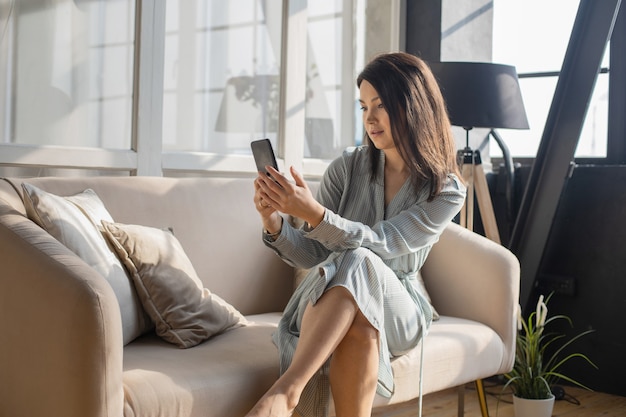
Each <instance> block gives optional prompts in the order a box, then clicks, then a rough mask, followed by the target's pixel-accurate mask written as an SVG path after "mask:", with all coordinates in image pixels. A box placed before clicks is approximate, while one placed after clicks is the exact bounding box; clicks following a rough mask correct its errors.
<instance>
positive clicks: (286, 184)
mask: <svg viewBox="0 0 626 417" xmlns="http://www.w3.org/2000/svg"><path fill="white" fill-rule="evenodd" d="M266 169H267V171H268V172H269V174H270V175H271V178H270V177H268V176H266V175H259V176H258V177H257V179H256V180H255V181H256V183H257V187H258V189H259V192H260V193H261V196H262V198H263V200H264V201H266V202H267V203H269V205H270V206H271V207H272V208H273V209H276V210H278V211H280V212H282V213H285V214H288V215H291V216H293V217H298V218H300V219H302V220H304V221H306V222H308V223H309V225H311V227H315V226H317V225H318V224H319V223H320V222H321V221H322V219H323V218H324V211H325V208H324V206H322V205H321V204H320V203H318V202H317V200H315V198H314V197H313V194H312V193H311V190H310V189H309V186H308V185H307V183H306V182H305V181H304V179H303V178H302V175H300V173H299V172H298V171H296V169H295V168H294V167H291V168H290V173H291V176H292V177H293V180H294V182H291V181H289V180H288V179H287V178H286V177H285V176H284V175H283V174H281V173H280V172H278V171H277V170H275V169H274V168H273V167H270V166H268V167H266Z"/></svg>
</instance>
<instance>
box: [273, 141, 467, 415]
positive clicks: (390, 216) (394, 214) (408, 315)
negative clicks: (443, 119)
mask: <svg viewBox="0 0 626 417" xmlns="http://www.w3.org/2000/svg"><path fill="white" fill-rule="evenodd" d="M368 152H369V151H368V147H367V146H361V147H357V148H349V149H347V150H346V151H344V153H343V155H342V156H341V157H339V158H337V159H336V160H335V161H333V162H332V163H331V164H330V166H329V167H328V169H327V170H326V173H325V174H324V177H323V179H322V182H321V184H320V189H319V191H318V195H317V199H318V201H319V202H320V203H321V204H322V205H323V206H324V207H326V213H325V215H324V219H323V220H322V222H321V223H320V224H319V225H318V226H317V227H316V228H315V229H313V230H306V228H302V229H296V228H293V227H291V226H290V225H289V224H288V222H284V225H283V228H282V231H281V234H280V235H279V236H278V237H277V238H276V239H275V240H274V241H271V239H269V238H268V236H266V235H265V236H264V242H265V244H266V245H268V246H270V247H271V248H272V249H273V250H274V251H275V252H276V253H277V254H278V255H279V256H280V257H281V258H282V259H284V260H285V261H286V262H287V263H289V264H290V265H294V266H298V267H302V268H312V269H311V272H310V273H309V274H308V275H307V277H306V278H305V279H304V281H303V282H302V284H300V286H299V287H298V288H297V289H296V291H295V293H294V295H293V297H292V298H291V300H290V301H289V303H288V305H287V307H286V308H285V311H284V315H283V318H282V320H281V321H280V323H279V326H278V330H277V331H276V333H275V334H274V342H275V343H276V345H277V346H278V350H279V355H280V367H281V372H284V371H285V370H286V369H287V367H288V366H289V364H290V363H291V359H292V357H293V353H294V351H295V348H296V345H297V343H298V336H299V334H300V324H301V321H302V315H303V314H304V309H305V307H306V306H307V304H308V303H309V302H311V303H316V302H317V300H318V299H319V298H320V297H321V296H322V295H323V293H324V291H326V290H327V289H329V288H331V287H334V286H338V285H339V286H343V287H345V288H347V289H348V290H349V291H350V292H351V293H352V295H353V296H354V299H355V300H356V303H357V305H358V306H359V308H360V310H361V312H362V313H363V314H364V316H365V317H366V318H367V319H368V320H369V321H370V323H371V324H372V325H373V326H374V327H375V328H376V329H377V330H378V332H379V335H380V349H379V350H380V359H379V372H378V387H377V392H378V393H379V394H381V395H383V396H386V397H390V396H391V395H392V394H393V375H392V370H391V364H390V357H391V356H398V355H401V354H403V353H405V352H406V351H408V350H409V349H411V348H414V347H415V346H417V344H418V343H419V341H420V339H421V338H422V336H423V335H425V334H426V333H427V331H428V328H429V326H430V323H431V322H432V309H431V307H430V305H429V303H428V301H426V299H425V298H424V296H423V295H422V294H420V292H419V291H418V290H417V289H416V287H415V286H414V285H413V282H414V281H415V280H416V276H417V272H418V271H419V269H420V268H421V267H422V265H423V264H424V261H425V260H426V256H427V255H428V253H429V252H430V249H431V247H432V245H433V244H434V243H435V242H437V240H438V239H439V236H440V234H441V232H442V231H443V229H444V228H445V227H446V225H447V224H448V223H449V222H450V221H451V220H452V219H453V218H454V216H455V215H456V214H457V213H458V212H459V210H460V209H461V206H462V204H463V201H464V199H465V187H464V186H463V185H462V183H461V182H460V181H459V179H458V178H457V177H456V176H455V175H452V174H451V175H449V177H448V178H449V180H448V182H447V184H446V185H445V187H444V189H443V191H442V192H441V194H440V195H439V196H438V197H436V198H435V199H434V200H433V201H431V202H427V201H426V200H427V198H428V195H429V187H428V186H426V187H423V188H422V189H421V190H416V189H415V188H414V187H413V186H412V183H411V180H410V179H408V180H407V181H406V183H405V184H404V185H403V186H402V187H401V189H400V190H399V191H398V193H397V194H396V196H395V197H394V199H393V200H392V201H391V202H390V203H389V205H388V206H387V207H385V193H384V162H385V161H384V154H383V153H382V152H381V160H380V164H379V172H378V173H377V176H376V179H375V181H374V182H372V181H371V180H370V174H369V171H370V165H369V157H368ZM314 266H317V267H316V268H313V267H314ZM328 367H329V366H328V363H326V364H325V365H324V366H323V367H322V369H320V371H319V372H318V373H317V374H316V375H315V376H314V377H313V378H312V379H311V381H310V382H309V384H308V385H307V387H306V388H305V391H304V393H303V395H302V397H301V399H300V403H299V404H298V407H297V408H296V410H297V412H298V413H299V414H300V415H301V416H302V417H325V416H327V415H328V402H329V395H330V390H329V382H328ZM416 382H417V381H416Z"/></svg>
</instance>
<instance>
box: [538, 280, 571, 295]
mask: <svg viewBox="0 0 626 417" xmlns="http://www.w3.org/2000/svg"><path fill="white" fill-rule="evenodd" d="M535 286H536V288H537V290H538V291H539V292H540V293H541V294H544V295H548V294H550V293H555V294H561V295H568V296H570V297H573V296H574V295H576V279H575V278H574V277H566V276H560V275H541V276H540V277H539V279H538V280H537V282H536V285H535Z"/></svg>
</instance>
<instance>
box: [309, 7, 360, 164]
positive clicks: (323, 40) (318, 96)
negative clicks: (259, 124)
mask: <svg viewBox="0 0 626 417" xmlns="http://www.w3.org/2000/svg"><path fill="white" fill-rule="evenodd" d="M349 3H350V2H345V1H341V0H323V1H315V2H309V3H308V4H309V8H308V18H309V19H308V20H309V21H308V39H309V42H308V55H307V69H308V73H307V96H306V106H305V123H306V125H305V136H306V142H305V145H304V146H305V150H304V156H305V157H312V158H322V159H332V158H335V157H336V156H338V155H339V154H340V153H341V151H342V150H343V149H344V148H345V147H347V146H351V145H354V133H353V130H354V102H352V101H351V100H352V99H353V98H354V96H355V91H356V87H355V82H354V77H353V74H352V73H353V70H352V67H353V59H351V58H350V59H348V60H346V59H345V56H348V57H352V56H353V51H352V50H344V46H345V45H346V43H345V42H344V39H343V35H344V33H345V32H346V31H345V29H346V28H344V25H345V24H346V23H347V24H350V25H351V24H352V21H351V19H353V13H352V10H351V9H349V10H344V6H345V4H349ZM347 44H348V45H350V44H351V42H347ZM344 55H345V56H344ZM345 66H349V68H346V67H345ZM346 74H349V75H348V76H346ZM344 77H345V78H344ZM346 97H349V98H350V99H348V101H347V102H346ZM350 104H351V105H350Z"/></svg>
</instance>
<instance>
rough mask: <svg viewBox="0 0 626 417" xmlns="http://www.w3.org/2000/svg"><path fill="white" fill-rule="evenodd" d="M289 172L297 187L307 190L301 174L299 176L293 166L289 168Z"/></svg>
mask: <svg viewBox="0 0 626 417" xmlns="http://www.w3.org/2000/svg"><path fill="white" fill-rule="evenodd" d="M289 171H290V172H291V176H292V177H293V180H294V182H295V183H296V185H297V186H298V187H303V188H309V186H308V185H307V183H306V182H305V181H304V178H303V177H302V174H300V173H299V172H298V171H297V170H296V169H295V168H294V167H293V166H291V168H290V169H289Z"/></svg>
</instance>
